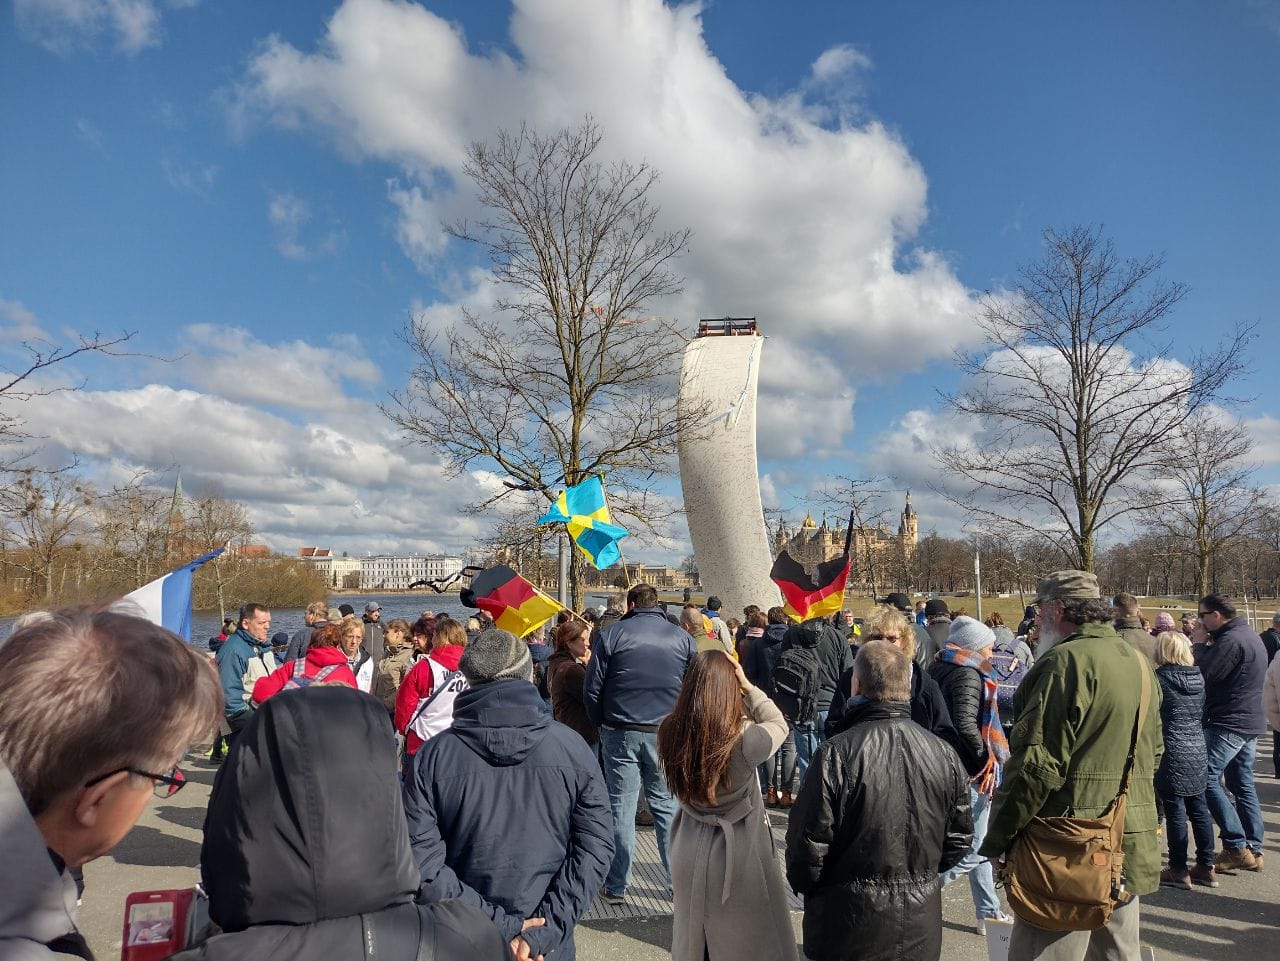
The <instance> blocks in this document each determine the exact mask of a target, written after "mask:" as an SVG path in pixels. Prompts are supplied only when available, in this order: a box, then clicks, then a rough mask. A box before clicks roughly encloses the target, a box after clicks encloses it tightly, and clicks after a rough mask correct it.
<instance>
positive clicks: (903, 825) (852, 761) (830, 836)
mask: <svg viewBox="0 0 1280 961" xmlns="http://www.w3.org/2000/svg"><path fill="white" fill-rule="evenodd" d="M910 676H911V666H910V662H909V661H908V660H907V656H906V655H905V654H904V653H902V651H900V650H898V648H896V647H894V646H893V645H892V644H890V643H889V642H888V641H869V642H868V643H866V644H865V645H863V646H862V648H861V649H860V650H859V651H858V658H857V660H856V661H855V662H854V685H855V690H856V691H857V695H855V696H857V697H859V698H860V700H859V701H858V703H857V704H854V705H852V706H851V707H850V710H849V714H850V715H851V716H852V717H853V721H852V723H851V726H850V727H849V728H848V729H847V730H846V731H845V732H844V733H842V734H839V735H837V736H836V737H833V738H832V739H831V740H829V741H827V742H826V743H825V744H823V745H822V747H821V748H819V749H818V753H817V755H816V756H815V757H814V759H813V763H812V764H811V765H810V766H809V770H808V773H807V774H806V775H805V780H804V784H803V786H802V787H801V788H800V795H799V797H797V798H796V803H795V807H793V808H792V809H791V818H790V821H789V823H788V825H787V851H786V866H787V880H788V881H790V882H791V886H792V887H793V888H795V890H796V891H798V892H799V893H800V894H802V895H804V899H805V900H804V950H805V954H806V955H807V956H808V957H809V958H812V959H813V961H849V959H859V961H879V959H886V961H888V959H900V958H911V959H913V961H930V959H934V961H936V959H937V958H939V957H940V956H941V953H942V893H941V889H940V888H939V886H938V880H937V875H938V874H939V873H941V872H943V871H946V870H947V869H948V868H950V867H952V866H953V865H955V864H957V863H958V862H959V861H960V859H961V858H962V857H964V854H965V852H966V851H968V849H969V844H970V840H971V838H972V835H973V821H972V819H971V817H970V814H969V790H968V784H967V782H968V778H967V777H966V776H965V773H964V769H963V768H961V766H960V761H959V759H958V758H957V757H956V753H955V751H954V750H952V749H951V748H950V747H949V746H947V745H946V744H943V743H942V741H940V740H938V738H936V737H934V736H933V735H932V734H930V733H928V732H927V731H925V730H924V729H923V728H921V727H920V726H919V725H918V724H916V723H914V722H913V721H912V720H911V714H910V709H909V708H908V707H907V695H908V692H909V691H910ZM855 788H856V789H855Z"/></svg>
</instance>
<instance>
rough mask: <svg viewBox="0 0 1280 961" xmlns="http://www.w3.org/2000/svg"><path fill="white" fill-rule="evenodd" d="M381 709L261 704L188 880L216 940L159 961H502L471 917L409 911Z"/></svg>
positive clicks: (338, 697)
mask: <svg viewBox="0 0 1280 961" xmlns="http://www.w3.org/2000/svg"><path fill="white" fill-rule="evenodd" d="M393 737H394V735H393V732H392V729H391V722H390V720H389V719H388V718H387V711H386V708H384V707H383V706H382V705H381V704H379V703H378V702H377V701H376V700H375V699H374V698H372V697H370V696H369V695H368V694H362V693H360V692H359V691H354V690H352V689H351V688H349V687H339V686H333V687H326V686H312V687H310V688H306V689H302V690H297V691H285V692H283V693H281V694H277V695H276V696H275V697H272V698H271V699H270V700H268V701H265V702H263V704H262V706H261V707H259V708H258V710H257V711H256V712H255V714H254V716H253V718H252V719H251V720H250V721H249V724H248V726H247V727H245V729H244V730H243V731H241V732H240V734H239V736H238V737H237V738H236V741H235V744H234V745H233V746H232V748H231V753H230V754H228V756H227V759H226V761H224V762H223V765H222V767H221V768H220V769H219V770H218V774H217V777H216V779H215V780H214V783H213V793H212V796H211V797H210V800H209V810H208V813H207V815H206V817H205V823H204V844H203V846H202V847H201V850H200V865H201V874H202V876H203V880H204V888H205V890H206V891H207V892H208V894H209V914H210V917H211V918H212V919H213V921H214V922H215V923H216V924H217V925H219V926H220V927H221V928H222V930H223V932H224V933H222V934H219V935H217V936H216V937H213V938H211V939H210V940H208V941H206V942H204V943H203V944H202V945H200V946H198V947H196V948H193V949H191V950H189V951H185V952H182V953H180V954H177V955H174V956H173V959H171V961H223V959H225V961H233V959H234V961H259V959H260V961H278V959H281V958H289V959H293V961H311V959H315V961H330V959H333V958H362V957H365V954H364V950H363V943H364V928H365V925H366V924H368V925H369V926H370V928H371V929H372V930H373V932H374V936H375V937H376V938H377V940H378V950H379V953H378V957H379V958H380V959H386V961H396V959H399V958H403V959H404V961H413V959H414V958H416V957H417V946H418V938H419V937H420V936H421V937H425V938H429V939H431V940H433V941H434V943H435V949H436V954H435V957H436V958H438V959H440V961H509V959H510V957H511V950H510V948H509V947H508V946H507V942H506V940H505V939H504V938H503V937H502V935H501V934H499V933H498V931H497V929H496V928H495V927H494V926H493V925H492V924H491V923H490V922H489V920H488V919H487V918H486V917H485V916H484V915H483V914H482V913H481V912H479V911H477V910H476V909H475V908H474V907H471V906H469V905H466V904H462V903H460V902H458V901H453V902H450V903H448V904H429V905H426V904H424V905H419V904H415V903H414V892H415V891H416V890H417V888H418V872H417V871H415V870H414V866H413V857H412V855H411V853H410V850H409V837H408V832H407V831H406V830H405V821H404V812H403V808H402V807H401V802H400V791H399V785H398V784H397V781H396V769H397V764H396V756H395V746H394V745H395V742H394V740H393Z"/></svg>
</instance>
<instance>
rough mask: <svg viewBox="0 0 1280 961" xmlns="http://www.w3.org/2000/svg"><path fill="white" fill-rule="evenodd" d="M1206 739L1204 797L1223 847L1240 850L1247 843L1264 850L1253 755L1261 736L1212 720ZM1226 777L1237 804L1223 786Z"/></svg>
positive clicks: (1228, 787)
mask: <svg viewBox="0 0 1280 961" xmlns="http://www.w3.org/2000/svg"><path fill="white" fill-rule="evenodd" d="M1204 740H1205V746H1206V747H1207V748H1208V749H1209V776H1208V778H1207V779H1206V780H1207V783H1206V784H1205V792H1204V793H1205V800H1206V801H1208V802H1209V812H1210V813H1211V814H1212V815H1213V819H1214V820H1215V821H1217V822H1218V828H1219V833H1220V835H1221V837H1222V848H1223V850H1228V851H1238V850H1240V848H1242V847H1248V848H1249V850H1250V851H1252V852H1253V853H1254V854H1261V853H1262V807H1261V806H1260V805H1259V804H1258V792H1257V791H1256V790H1254V787H1253V759H1254V756H1255V755H1256V754H1257V749H1258V739H1257V738H1256V737H1244V736H1243V735H1241V734H1237V733H1236V732H1235V731H1228V730H1227V729H1226V728H1223V727H1218V726H1217V725H1213V724H1210V725H1209V726H1208V727H1206V728H1205V729H1204ZM1224 778H1225V779H1226V782H1227V790H1229V791H1231V793H1232V794H1234V795H1235V799H1236V802H1235V804H1234V805H1232V803H1231V799H1230V798H1229V797H1227V792H1226V791H1224V790H1223V789H1222V781H1223V779H1224Z"/></svg>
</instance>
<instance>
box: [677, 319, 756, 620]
mask: <svg viewBox="0 0 1280 961" xmlns="http://www.w3.org/2000/svg"><path fill="white" fill-rule="evenodd" d="M763 347H764V338H763V337H761V336H760V334H759V332H758V331H757V330H756V325H755V321H754V320H753V319H752V320H738V319H732V318H725V319H724V320H712V321H703V322H702V323H701V324H700V325H699V329H698V336H697V337H696V338H695V339H694V340H691V341H690V342H689V345H688V346H687V347H686V348H685V351H684V363H683V365H682V366H681V369H680V400H681V401H682V402H685V403H688V404H689V405H691V406H693V407H695V408H699V409H702V410H705V411H706V415H705V416H704V417H703V418H702V419H701V426H700V428H698V429H695V430H691V431H688V432H686V433H685V434H683V435H682V436H681V437H680V445H679V449H680V485H681V487H683V489H684V505H685V510H686V512H687V513H688V518H689V537H690V539H691V540H692V541H693V555H694V560H695V562H696V563H697V565H698V575H699V579H700V580H701V582H702V587H703V589H704V590H706V592H707V593H708V594H715V595H717V596H718V597H719V598H720V599H721V600H722V601H724V608H725V614H726V616H729V615H739V614H740V613H741V611H742V609H743V608H744V607H745V606H746V605H748V604H759V605H760V607H762V608H764V609H768V608H769V607H772V606H774V605H775V604H779V603H781V595H780V594H779V592H778V588H777V585H775V584H774V583H773V581H771V580H770V579H769V569H770V568H771V567H772V566H773V558H772V555H771V554H770V553H769V536H768V533H767V532H766V530H765V524H764V510H763V508H762V506H761V503H760V476H759V472H758V468H757V466H756V382H757V381H758V379H759V376H760V354H761V350H762V348H763Z"/></svg>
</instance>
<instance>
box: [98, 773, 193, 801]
mask: <svg viewBox="0 0 1280 961" xmlns="http://www.w3.org/2000/svg"><path fill="white" fill-rule="evenodd" d="M121 771H128V772H129V773H130V774H136V775H138V777H149V778H151V780H153V781H155V782H156V783H155V786H154V788H153V790H154V792H155V796H156V797H159V798H165V797H173V796H174V795H175V794H177V793H178V792H179V791H181V790H182V788H183V786H184V785H185V784H186V783H187V776H186V775H185V774H183V773H182V771H181V770H180V769H179V768H178V767H177V765H175V766H173V767H172V768H170V769H169V773H168V774H152V773H151V772H150V771H139V770H138V769H137V768H136V767H118V768H116V769H115V770H114V771H108V772H107V773H106V774H99V775H98V776H97V777H95V778H94V779H93V780H92V781H86V782H85V785H84V786H85V787H93V786H94V785H95V784H98V783H99V782H101V781H105V780H106V779H107V778H109V777H111V776H112V775H113V774H119V773H120V772H121Z"/></svg>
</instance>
